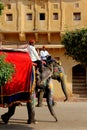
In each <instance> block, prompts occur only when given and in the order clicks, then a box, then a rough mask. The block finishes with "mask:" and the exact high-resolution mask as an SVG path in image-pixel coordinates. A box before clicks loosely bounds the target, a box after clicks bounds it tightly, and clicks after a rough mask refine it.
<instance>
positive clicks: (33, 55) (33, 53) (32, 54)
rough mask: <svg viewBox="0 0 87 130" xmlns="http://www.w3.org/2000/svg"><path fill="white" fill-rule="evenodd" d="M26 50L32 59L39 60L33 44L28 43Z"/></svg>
mask: <svg viewBox="0 0 87 130" xmlns="http://www.w3.org/2000/svg"><path fill="white" fill-rule="evenodd" d="M27 51H28V53H29V55H30V57H31V60H32V61H37V60H41V58H40V57H39V55H38V53H37V51H36V49H35V47H34V46H32V45H28V46H27Z"/></svg>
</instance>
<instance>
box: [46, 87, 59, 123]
mask: <svg viewBox="0 0 87 130" xmlns="http://www.w3.org/2000/svg"><path fill="white" fill-rule="evenodd" d="M46 100H47V105H48V108H49V111H50V113H51V115H52V116H53V117H54V118H55V120H56V121H58V120H57V117H56V114H55V112H54V110H53V96H52V93H51V89H47V91H46Z"/></svg>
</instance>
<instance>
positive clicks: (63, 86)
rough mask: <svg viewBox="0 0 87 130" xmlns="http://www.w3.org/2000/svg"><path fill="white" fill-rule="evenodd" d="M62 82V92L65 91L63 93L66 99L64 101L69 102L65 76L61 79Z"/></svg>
mask: <svg viewBox="0 0 87 130" xmlns="http://www.w3.org/2000/svg"><path fill="white" fill-rule="evenodd" d="M60 82H61V87H62V91H63V93H64V95H65V97H66V98H65V100H64V101H67V100H68V94H67V91H66V84H65V80H64V76H62V77H61V78H60Z"/></svg>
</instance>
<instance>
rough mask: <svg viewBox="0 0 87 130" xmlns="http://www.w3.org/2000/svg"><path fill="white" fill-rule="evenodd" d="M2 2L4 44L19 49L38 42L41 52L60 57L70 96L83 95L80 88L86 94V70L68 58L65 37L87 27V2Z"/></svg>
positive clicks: (0, 22) (0, 36)
mask: <svg viewBox="0 0 87 130" xmlns="http://www.w3.org/2000/svg"><path fill="white" fill-rule="evenodd" d="M1 1H2V2H3V4H4V10H3V11H2V15H1V16H0V40H2V43H1V44H2V45H3V46H5V47H12V48H19V47H20V46H21V45H23V44H26V43H27V41H28V40H29V39H32V38H33V39H35V40H36V47H37V48H41V47H42V45H45V46H46V47H47V49H48V51H49V52H50V53H51V54H52V56H53V57H60V60H61V62H62V65H63V67H64V70H65V74H66V83H67V89H68V91H69V93H79V92H77V91H79V90H80V88H79V85H80V86H81V87H82V88H83V89H84V90H86V83H87V81H86V70H85V68H84V69H82V67H81V66H80V65H78V63H77V62H75V61H73V60H72V58H70V57H66V56H65V55H64V52H65V49H64V46H63V45H61V36H62V35H63V34H64V33H65V31H67V30H74V29H79V28H84V27H85V28H86V27H87V7H86V6H87V0H1ZM80 69H81V72H82V73H81V72H80V71H79V70H80ZM76 74H78V75H77V76H76ZM80 74H82V78H81V77H80ZM78 77H79V78H78ZM80 78H81V80H80V82H79V79H80Z"/></svg>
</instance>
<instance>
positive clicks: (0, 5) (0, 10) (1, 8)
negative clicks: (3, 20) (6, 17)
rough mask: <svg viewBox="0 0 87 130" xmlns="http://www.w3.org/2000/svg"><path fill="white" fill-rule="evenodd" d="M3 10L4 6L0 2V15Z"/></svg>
mask: <svg viewBox="0 0 87 130" xmlns="http://www.w3.org/2000/svg"><path fill="white" fill-rule="evenodd" d="M3 9H4V5H3V3H2V2H0V15H2V10H3Z"/></svg>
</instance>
